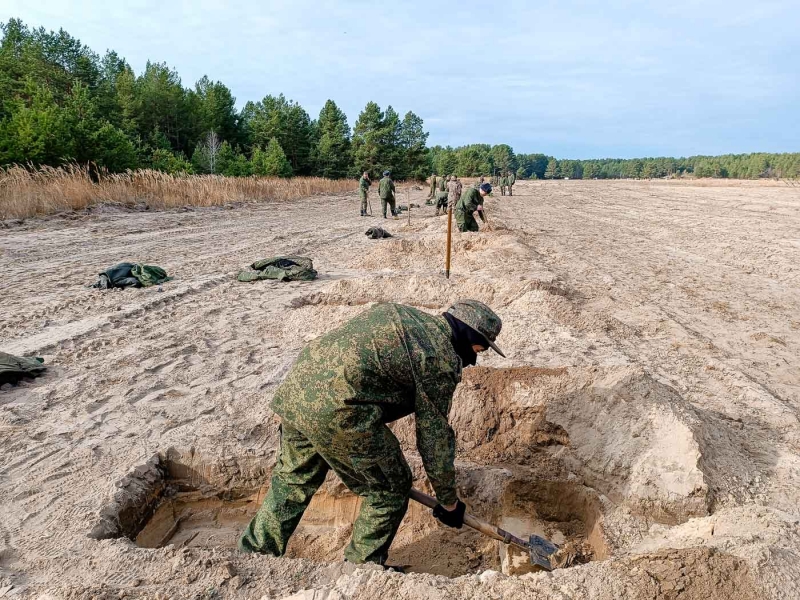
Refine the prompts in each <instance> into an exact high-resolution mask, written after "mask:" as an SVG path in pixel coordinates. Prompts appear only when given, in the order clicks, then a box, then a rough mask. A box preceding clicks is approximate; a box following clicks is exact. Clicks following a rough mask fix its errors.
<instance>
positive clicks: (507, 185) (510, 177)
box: [492, 171, 517, 196]
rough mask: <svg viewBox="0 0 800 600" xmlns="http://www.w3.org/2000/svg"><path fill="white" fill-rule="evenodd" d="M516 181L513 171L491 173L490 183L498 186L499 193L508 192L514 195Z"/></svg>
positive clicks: (503, 194) (502, 194) (504, 193)
mask: <svg viewBox="0 0 800 600" xmlns="http://www.w3.org/2000/svg"><path fill="white" fill-rule="evenodd" d="M516 182H517V176H516V174H515V173H514V171H506V172H505V173H495V174H494V175H492V185H494V186H495V187H499V188H500V195H501V196H505V195H506V192H508V195H509V196H513V195H514V189H513V188H514V184H515V183H516Z"/></svg>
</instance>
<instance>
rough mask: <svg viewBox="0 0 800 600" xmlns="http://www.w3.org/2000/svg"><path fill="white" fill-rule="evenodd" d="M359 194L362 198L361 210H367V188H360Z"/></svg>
mask: <svg viewBox="0 0 800 600" xmlns="http://www.w3.org/2000/svg"><path fill="white" fill-rule="evenodd" d="M358 195H359V197H360V198H361V212H362V214H363V213H366V212H367V191H366V190H358Z"/></svg>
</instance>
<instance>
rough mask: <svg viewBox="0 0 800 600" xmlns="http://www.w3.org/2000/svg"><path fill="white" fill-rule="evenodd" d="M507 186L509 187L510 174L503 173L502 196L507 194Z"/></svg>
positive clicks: (501, 177)
mask: <svg viewBox="0 0 800 600" xmlns="http://www.w3.org/2000/svg"><path fill="white" fill-rule="evenodd" d="M507 187H508V175H507V174H506V173H503V174H502V175H501V176H500V195H501V196H505V195H506V188H507Z"/></svg>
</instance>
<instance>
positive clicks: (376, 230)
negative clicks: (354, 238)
mask: <svg viewBox="0 0 800 600" xmlns="http://www.w3.org/2000/svg"><path fill="white" fill-rule="evenodd" d="M366 236H367V237H368V238H369V239H371V240H379V239H381V238H390V237H392V234H391V233H389V232H388V231H386V230H385V229H383V228H382V227H370V228H369V229H367V232H366Z"/></svg>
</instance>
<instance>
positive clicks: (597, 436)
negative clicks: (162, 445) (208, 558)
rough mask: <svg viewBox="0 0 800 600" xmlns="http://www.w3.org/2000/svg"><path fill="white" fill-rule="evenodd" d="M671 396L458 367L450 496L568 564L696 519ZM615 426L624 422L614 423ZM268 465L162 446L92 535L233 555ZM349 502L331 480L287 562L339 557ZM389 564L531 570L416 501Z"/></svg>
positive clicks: (607, 382) (699, 512) (406, 440)
mask: <svg viewBox="0 0 800 600" xmlns="http://www.w3.org/2000/svg"><path fill="white" fill-rule="evenodd" d="M680 402H681V399H680V397H679V396H678V395H677V394H676V393H675V392H674V390H671V389H670V388H667V387H666V386H663V385H662V384H659V383H658V382H655V381H654V380H652V379H651V378H650V377H649V376H648V375H647V374H646V373H643V372H642V371H641V370H639V369H636V368H633V367H627V366H623V367H611V368H607V369H598V368H596V367H592V368H562V369H536V368H531V367H524V368H508V369H492V368H485V367H474V368H470V369H467V370H466V371H465V373H464V380H463V382H462V385H460V386H459V388H458V390H457V392H456V395H455V397H454V399H453V407H452V409H451V414H450V420H451V423H452V424H453V428H454V430H455V431H456V434H457V447H458V448H459V453H458V457H457V463H456V466H457V472H458V482H457V483H458V493H459V496H460V497H461V498H462V499H463V500H464V501H465V503H466V504H467V506H468V508H469V511H470V512H471V513H472V514H474V515H475V516H477V517H479V518H481V519H483V520H485V521H488V522H490V523H493V524H495V525H499V526H500V527H503V528H504V529H507V530H508V531H510V532H511V533H513V534H515V535H517V536H519V537H523V538H525V537H526V536H527V535H528V534H537V535H540V536H542V537H545V538H547V539H550V540H552V541H554V542H555V543H557V544H560V545H563V546H564V547H566V548H569V549H570V552H571V554H572V555H573V556H574V558H575V562H576V563H580V562H586V561H589V560H603V559H605V558H608V557H609V556H611V555H612V553H613V552H615V551H616V550H617V549H619V548H620V547H621V546H620V543H621V540H622V541H624V540H625V539H626V536H627V537H628V538H630V539H632V540H633V539H635V538H637V537H638V536H640V535H641V534H642V532H644V531H646V530H647V527H649V525H650V524H652V522H654V521H657V522H662V523H667V524H673V523H679V522H683V521H685V520H687V519H689V518H692V517H696V516H703V515H705V514H707V498H706V495H707V487H706V486H705V484H704V480H703V474H702V472H700V471H699V470H698V468H697V460H698V456H699V448H698V447H697V443H696V440H695V438H694V433H693V430H692V427H694V426H695V425H693V423H694V421H693V417H692V415H691V414H685V411H678V410H677V409H676V405H677V404H678V403H680ZM620 422H627V423H630V424H632V427H630V428H620V427H618V426H614V424H618V423H620ZM392 431H393V432H394V434H395V435H396V436H397V437H398V440H399V441H400V444H401V447H402V448H403V451H404V453H405V454H406V456H407V458H408V461H409V465H410V467H411V470H412V473H413V478H414V482H415V483H414V486H415V487H416V488H418V489H420V490H421V491H423V492H427V493H431V490H430V488H429V487H428V486H427V483H426V482H427V479H426V476H425V473H424V469H423V467H422V463H421V460H420V458H419V456H418V454H416V451H415V425H414V422H413V416H412V417H407V418H405V419H401V420H400V421H398V422H396V423H395V424H393V425H392ZM666 440H669V444H666V445H665V442H666ZM612 459H613V462H612ZM273 464H274V457H271V456H269V457H260V458H258V457H252V456H240V457H228V458H225V459H220V458H217V457H207V456H201V455H200V454H198V453H195V451H194V449H188V450H185V449H170V450H169V451H167V452H166V453H164V454H161V455H158V456H156V457H154V458H153V459H151V460H150V461H149V462H148V463H147V464H144V465H140V466H138V467H136V468H134V469H133V471H132V472H131V473H130V474H129V475H128V476H127V477H126V478H124V479H123V480H122V481H121V482H119V483H118V484H117V487H118V492H117V494H116V495H115V497H114V500H113V502H112V503H111V504H110V505H108V506H107V507H106V508H105V509H103V511H102V512H101V520H100V522H99V523H98V524H97V526H96V527H95V529H94V530H93V532H92V536H93V537H95V538H109V537H128V538H130V539H133V540H135V541H136V543H137V544H138V545H139V546H141V547H148V548H157V547H162V546H166V545H170V544H172V545H175V546H176V547H185V546H189V547H217V548H234V547H235V546H236V540H237V538H238V536H239V534H240V533H241V531H242V530H243V529H244V527H245V526H246V525H247V523H248V522H249V520H250V519H251V518H252V516H253V515H254V514H255V512H256V510H257V509H258V507H259V505H260V503H261V502H262V500H263V498H264V495H265V493H266V491H267V489H268V486H269V475H270V471H271V469H272V466H273ZM359 505H360V499H359V498H358V497H356V496H354V495H353V494H352V493H350V492H349V490H347V489H346V488H345V487H344V486H343V485H342V484H341V482H339V480H338V479H337V478H336V477H334V476H332V475H331V476H329V477H328V479H327V480H326V482H325V483H324V484H323V486H322V487H321V488H320V490H319V491H318V492H317V494H316V495H315V496H314V499H313V501H312V503H311V505H310V507H309V509H308V510H307V511H306V513H305V515H304V516H303V519H302V521H301V523H300V526H299V527H298V529H297V531H296V532H295V534H294V536H293V537H292V540H291V542H290V545H289V548H288V551H287V556H288V557H302V558H308V559H312V560H317V561H339V560H341V559H342V558H343V551H344V548H345V547H346V545H347V543H348V542H349V539H350V535H351V533H352V524H353V521H354V520H355V518H356V515H357V514H358V510H359ZM612 513H613V515H614V518H613V519H611V520H609V515H611V514H612ZM621 515H622V516H624V518H621ZM620 527H622V529H620ZM637 532H638V533H637ZM609 540H614V541H613V543H611V542H610V541H609ZM389 561H390V563H391V564H398V565H402V566H404V567H406V569H407V570H408V571H416V572H424V573H432V574H438V575H446V576H450V577H455V576H460V575H465V574H471V573H476V572H480V571H483V570H486V569H493V570H501V571H503V572H505V573H507V574H519V573H523V572H525V571H527V570H529V569H528V566H527V565H528V559H527V556H525V555H524V553H523V552H521V551H520V552H517V551H516V550H514V549H513V548H511V549H510V547H508V546H505V545H503V544H501V543H499V542H496V541H494V540H490V539H488V538H485V537H483V536H481V535H480V534H478V533H476V532H473V531H471V530H469V529H467V528H464V529H462V530H460V531H456V530H452V529H448V528H445V527H443V526H441V525H439V524H438V523H437V522H436V521H435V520H434V519H433V518H432V516H431V514H430V510H429V509H427V508H424V507H422V506H420V505H417V504H415V503H414V502H411V504H410V507H409V511H408V513H407V515H406V517H405V519H404V521H403V523H402V525H401V527H400V530H399V532H398V535H397V538H396V539H395V541H394V543H393V544H392V547H391V550H390V556H389Z"/></svg>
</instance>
